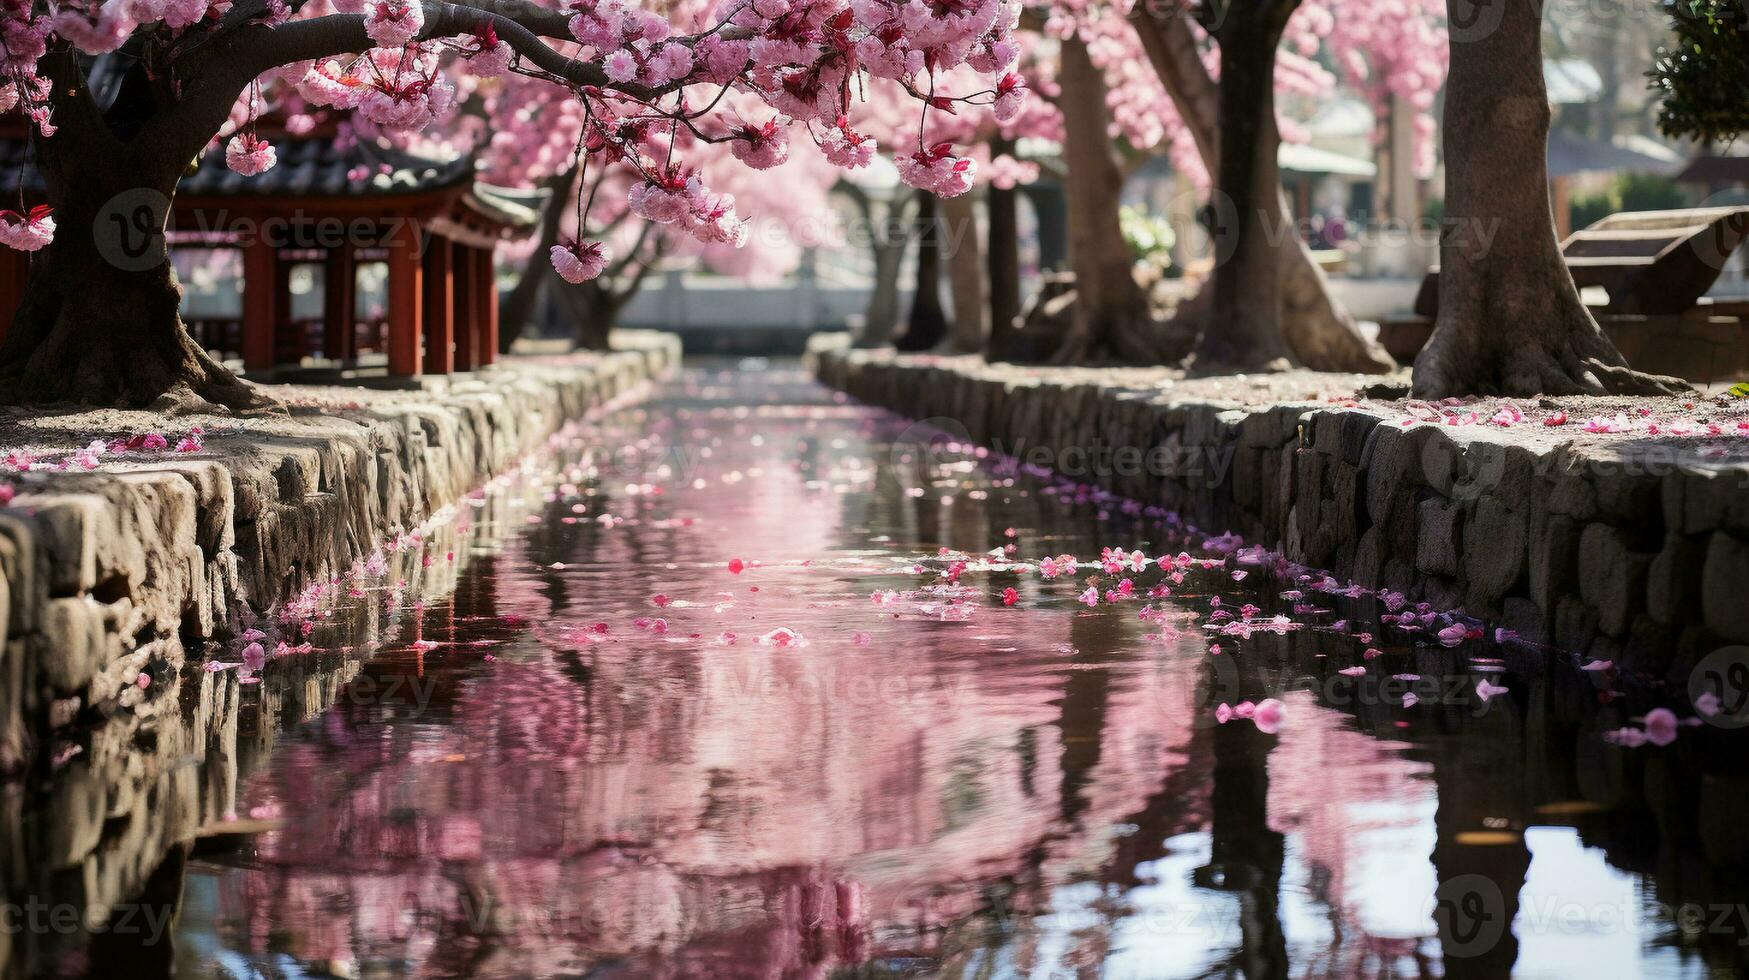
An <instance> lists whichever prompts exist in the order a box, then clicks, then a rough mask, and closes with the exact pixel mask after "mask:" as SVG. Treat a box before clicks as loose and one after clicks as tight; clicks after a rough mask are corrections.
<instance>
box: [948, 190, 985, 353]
mask: <svg viewBox="0 0 1749 980" xmlns="http://www.w3.org/2000/svg"><path fill="white" fill-rule="evenodd" d="M941 211H942V219H943V220H942V224H943V226H944V231H945V233H946V240H945V243H944V244H945V245H946V246H947V278H948V284H949V286H950V287H951V288H952V290H953V293H952V295H953V331H952V333H951V335H950V336H949V338H948V340H949V343H950V344H951V346H952V347H953V349H954V350H955V351H956V352H958V353H961V354H976V353H978V352H979V351H981V350H983V349H984V338H985V335H986V333H987V328H988V323H987V321H986V311H987V310H988V308H989V307H988V304H987V303H986V301H985V298H984V255H983V250H982V249H981V248H980V247H979V244H980V243H979V241H978V215H977V210H976V208H974V207H973V205H972V196H971V195H970V194H961V195H960V196H959V197H954V198H949V199H947V200H945V201H942V202H941Z"/></svg>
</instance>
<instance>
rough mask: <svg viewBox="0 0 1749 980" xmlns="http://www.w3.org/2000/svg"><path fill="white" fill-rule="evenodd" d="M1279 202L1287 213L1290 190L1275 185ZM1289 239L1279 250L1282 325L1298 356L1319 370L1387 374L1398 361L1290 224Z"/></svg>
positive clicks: (1291, 347)
mask: <svg viewBox="0 0 1749 980" xmlns="http://www.w3.org/2000/svg"><path fill="white" fill-rule="evenodd" d="M1276 193H1277V195H1278V196H1279V198H1280V203H1279V204H1278V205H1277V207H1279V208H1280V209H1281V213H1282V214H1283V215H1286V214H1287V213H1288V210H1287V192H1286V191H1284V190H1282V189H1281V188H1280V186H1277V187H1276ZM1288 237H1289V239H1290V241H1288V242H1286V243H1285V244H1284V247H1283V248H1281V249H1280V250H1279V252H1278V257H1279V258H1280V260H1281V330H1282V333H1283V334H1284V335H1286V337H1287V346H1288V349H1289V350H1290V351H1292V352H1293V357H1294V360H1296V361H1299V362H1300V363H1301V364H1304V365H1305V366H1307V367H1309V368H1312V369H1313V370H1317V371H1356V372H1359V373H1362V374H1386V373H1389V372H1391V371H1395V370H1396V369H1397V362H1396V361H1395V360H1393V359H1392V358H1391V355H1389V354H1387V353H1385V349H1384V347H1383V346H1382V345H1380V344H1379V342H1378V341H1376V340H1369V339H1368V338H1367V337H1366V335H1365V334H1362V333H1361V332H1360V325H1359V324H1358V323H1356V322H1355V321H1354V317H1353V316H1351V315H1349V312H1348V310H1347V309H1345V308H1343V306H1342V304H1341V303H1339V302H1337V301H1336V297H1334V296H1332V295H1331V294H1330V280H1329V279H1327V278H1326V277H1325V276H1324V270H1323V269H1320V268H1318V263H1317V260H1315V259H1313V258H1312V249H1311V247H1310V246H1309V245H1307V244H1306V240H1305V239H1303V238H1301V237H1300V236H1299V235H1298V234H1297V233H1295V232H1294V231H1292V230H1291V229H1290V230H1289V231H1288Z"/></svg>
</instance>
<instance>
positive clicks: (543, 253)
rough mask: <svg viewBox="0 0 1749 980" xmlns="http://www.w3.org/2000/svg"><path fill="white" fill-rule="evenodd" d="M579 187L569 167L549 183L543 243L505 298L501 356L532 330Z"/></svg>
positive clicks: (543, 215)
mask: <svg viewBox="0 0 1749 980" xmlns="http://www.w3.org/2000/svg"><path fill="white" fill-rule="evenodd" d="M576 183H577V170H576V168H575V167H567V168H566V169H565V172H564V173H562V174H555V175H554V176H553V177H552V178H550V179H549V180H547V181H546V187H547V191H548V197H547V203H546V205H545V207H544V208H543V209H542V211H541V222H540V240H539V241H538V242H537V243H536V244H535V249H534V252H533V254H531V255H530V256H529V259H528V264H527V265H525V266H523V269H522V275H521V276H520V277H518V278H517V280H516V286H515V287H514V288H512V289H511V290H510V295H509V296H508V297H506V298H505V300H504V309H503V312H502V313H500V314H499V317H498V353H500V354H508V353H510V348H511V346H512V345H514V344H515V343H516V340H517V338H518V337H521V336H522V331H523V330H525V329H527V328H528V322H529V320H531V319H533V317H534V307H535V302H536V301H537V300H539V299H540V291H541V287H543V286H544V285H546V282H547V278H548V277H549V276H550V275H551V274H552V263H551V262H548V261H547V253H548V252H551V251H552V248H553V246H554V245H557V244H558V243H559V235H560V233H561V229H562V228H563V225H564V220H565V215H566V214H568V213H570V210H571V204H572V201H571V189H572V188H573V187H575V186H576Z"/></svg>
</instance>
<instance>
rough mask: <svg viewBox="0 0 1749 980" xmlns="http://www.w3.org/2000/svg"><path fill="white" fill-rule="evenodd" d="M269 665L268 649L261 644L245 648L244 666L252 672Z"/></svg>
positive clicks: (252, 644) (253, 644)
mask: <svg viewBox="0 0 1749 980" xmlns="http://www.w3.org/2000/svg"><path fill="white" fill-rule="evenodd" d="M266 664H267V649H266V648H265V647H263V646H262V645H261V644H259V643H251V644H249V645H248V646H246V647H244V648H243V666H245V667H248V668H249V669H250V670H260V669H261V668H262V667H264V666H266Z"/></svg>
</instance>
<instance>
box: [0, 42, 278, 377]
mask: <svg viewBox="0 0 1749 980" xmlns="http://www.w3.org/2000/svg"><path fill="white" fill-rule="evenodd" d="M44 66H45V69H47V70H48V72H49V74H50V75H51V77H52V78H53V80H54V82H55V85H56V88H57V91H58V92H61V93H68V94H64V95H63V97H62V98H61V99H60V100H58V109H59V110H60V111H57V113H56V116H55V121H56V123H57V125H58V129H57V130H56V132H55V135H54V136H51V137H47V138H43V137H40V136H39V137H36V138H35V143H34V146H35V153H36V158H37V162H38V167H39V168H40V170H41V172H42V175H43V180H44V184H45V186H46V190H47V201H46V203H47V204H48V205H49V206H51V207H53V208H54V209H55V214H54V217H55V224H56V226H57V234H56V235H55V238H54V241H52V242H51V243H50V244H49V245H48V246H46V247H45V248H43V249H42V250H41V251H40V252H38V253H37V254H36V255H35V256H34V257H33V258H32V261H31V265H30V275H29V277H28V278H27V279H26V281H25V285H24V290H23V294H22V296H21V297H20V300H19V306H18V311H17V314H16V315H15V317H14V320H13V325H12V329H11V331H10V332H9V333H8V334H7V336H6V340H5V342H4V343H0V399H4V400H6V401H11V402H16V403H22V404H31V403H50V402H77V403H82V404H98V405H125V406H130V407H143V406H148V405H154V406H156V407H158V408H161V409H167V410H181V409H208V410H210V409H211V408H212V407H213V406H214V405H222V406H225V407H227V408H236V409H242V408H251V407H261V406H264V405H267V404H269V403H270V399H267V398H266V397H265V396H263V395H262V394H261V393H260V392H259V391H258V390H257V389H256V388H255V387H254V386H252V385H250V384H248V383H246V382H244V381H242V380H240V379H238V378H237V377H236V376H235V375H234V374H232V373H231V372H230V371H228V370H226V369H225V367H224V366H223V365H221V364H219V363H218V362H217V361H215V360H213V358H212V357H211V356H209V355H208V354H207V353H206V351H204V350H202V349H201V348H200V346H199V345H198V344H196V343H195V342H194V339H193V338H192V337H190V336H189V334H188V331H187V329H186V328H185V327H184V325H183V323H182V317H181V315H180V307H181V303H182V291H181V287H180V285H179V284H178V283H177V280H176V270H175V269H174V268H173V267H172V266H171V264H170V257H169V250H168V248H167V247H166V243H165V237H164V228H165V224H166V222H167V220H168V218H169V209H170V199H171V195H172V194H174V193H175V190H176V181H177V179H178V177H179V176H180V174H181V169H182V168H181V165H175V166H172V165H170V164H168V163H166V162H164V161H165V160H166V158H167V156H168V155H167V154H166V153H164V152H162V147H161V146H160V145H158V144H157V143H156V142H154V141H151V140H147V139H146V138H140V139H136V140H134V141H130V142H125V143H124V142H122V141H121V140H119V139H117V138H116V137H115V136H114V135H113V134H112V133H111V131H110V129H109V127H108V125H107V124H106V123H105V122H104V120H103V119H102V118H101V117H100V116H99V115H98V114H97V110H96V107H95V105H94V104H93V103H92V102H91V101H90V99H89V96H88V95H87V94H86V92H85V89H84V78H83V77H82V76H81V74H80V73H79V71H78V69H77V67H76V66H74V65H73V64H72V63H71V57H70V56H68V55H63V54H55V55H50V56H47V57H45V59H44ZM183 162H184V163H185V162H186V161H183Z"/></svg>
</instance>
